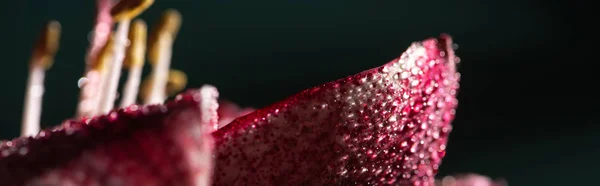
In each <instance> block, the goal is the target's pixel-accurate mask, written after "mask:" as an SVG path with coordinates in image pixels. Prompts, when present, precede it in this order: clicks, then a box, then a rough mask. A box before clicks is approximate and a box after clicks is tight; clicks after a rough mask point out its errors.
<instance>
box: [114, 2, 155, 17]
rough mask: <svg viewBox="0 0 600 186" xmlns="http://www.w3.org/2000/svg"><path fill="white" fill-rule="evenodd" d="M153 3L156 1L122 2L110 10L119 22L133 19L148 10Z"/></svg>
mask: <svg viewBox="0 0 600 186" xmlns="http://www.w3.org/2000/svg"><path fill="white" fill-rule="evenodd" d="M153 3H154V0H120V1H119V2H118V3H117V4H116V5H115V6H113V8H112V9H111V10H110V14H111V15H112V17H113V19H115V20H117V21H120V20H124V19H133V18H135V17H136V16H138V15H140V14H141V13H142V12H144V10H146V9H148V7H150V6H151V5H152V4H153Z"/></svg>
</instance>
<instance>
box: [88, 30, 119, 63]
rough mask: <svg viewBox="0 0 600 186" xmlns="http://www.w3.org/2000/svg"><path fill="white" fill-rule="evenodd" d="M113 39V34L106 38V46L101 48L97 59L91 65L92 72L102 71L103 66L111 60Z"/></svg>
mask: <svg viewBox="0 0 600 186" xmlns="http://www.w3.org/2000/svg"><path fill="white" fill-rule="evenodd" d="M114 39H115V37H114V34H111V35H110V36H109V37H108V40H106V44H105V45H104V47H102V50H100V53H99V54H98V58H97V59H96V61H94V62H93V63H92V64H91V69H92V70H99V71H102V70H104V67H105V65H106V64H107V63H110V60H112V57H113V47H114Z"/></svg>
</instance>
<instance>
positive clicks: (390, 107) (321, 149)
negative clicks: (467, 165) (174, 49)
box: [213, 35, 459, 186]
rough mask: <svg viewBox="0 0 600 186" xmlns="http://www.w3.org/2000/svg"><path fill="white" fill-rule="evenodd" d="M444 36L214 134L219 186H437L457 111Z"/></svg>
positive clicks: (452, 63)
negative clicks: (438, 172) (435, 181)
mask: <svg viewBox="0 0 600 186" xmlns="http://www.w3.org/2000/svg"><path fill="white" fill-rule="evenodd" d="M451 45H452V41H451V39H450V37H448V36H445V35H444V36H441V37H440V38H438V39H428V40H425V41H422V42H416V43H414V44H413V45H412V46H410V47H409V48H408V50H407V51H406V52H405V53H403V54H402V56H401V57H399V58H397V59H394V60H392V61H391V62H389V63H387V64H385V65H383V66H381V67H377V68H374V69H371V70H367V71H364V72H361V73H359V74H357V75H354V76H350V77H347V78H343V79H340V80H336V81H333V82H330V83H326V84H324V85H321V86H317V87H314V88H310V89H307V90H305V91H302V92H300V93H298V94H296V95H294V96H292V97H290V98H287V99H285V100H283V101H281V102H279V103H276V104H274V105H271V106H269V107H267V108H264V109H260V110H258V111H256V112H253V113H251V114H248V115H246V116H243V117H241V118H238V119H236V120H234V121H233V122H231V123H230V124H228V125H227V126H225V127H223V128H221V129H219V130H218V131H216V132H214V133H213V136H214V138H215V145H216V149H215V150H216V158H217V159H216V166H215V178H214V181H215V185H264V186H266V185H433V184H434V180H433V176H434V175H435V173H436V172H437V169H438V166H439V165H440V162H441V158H442V157H443V156H444V153H445V148H446V140H447V136H448V133H449V132H450V130H451V125H450V122H451V121H452V119H453V117H454V109H455V107H456V105H457V100H456V91H457V89H458V79H459V75H458V73H457V72H456V62H457V60H456V59H457V58H456V57H455V56H454V52H453V50H452V48H451Z"/></svg>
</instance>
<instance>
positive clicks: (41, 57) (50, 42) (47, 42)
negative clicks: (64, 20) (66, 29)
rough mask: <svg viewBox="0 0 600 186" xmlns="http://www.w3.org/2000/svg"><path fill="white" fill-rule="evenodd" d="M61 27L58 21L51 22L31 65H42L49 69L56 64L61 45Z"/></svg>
mask: <svg viewBox="0 0 600 186" xmlns="http://www.w3.org/2000/svg"><path fill="white" fill-rule="evenodd" d="M60 32H61V26H60V23H59V22H58V21H54V20H53V21H50V22H49V23H48V24H47V25H46V26H45V28H44V30H43V31H42V33H41V36H40V38H39V39H38V41H37V43H36V45H35V49H34V52H33V56H32V58H33V59H32V60H31V63H32V64H31V65H42V66H43V67H44V68H45V69H48V68H50V67H51V66H52V64H53V63H54V55H56V52H57V51H58V47H59V43H60Z"/></svg>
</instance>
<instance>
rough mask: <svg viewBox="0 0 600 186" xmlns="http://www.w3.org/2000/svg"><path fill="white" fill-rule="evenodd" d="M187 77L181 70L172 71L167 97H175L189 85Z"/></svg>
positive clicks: (170, 71) (168, 82) (170, 72)
mask: <svg viewBox="0 0 600 186" xmlns="http://www.w3.org/2000/svg"><path fill="white" fill-rule="evenodd" d="M187 81H188V79H187V75H186V74H185V72H183V71H181V70H175V69H171V70H169V79H168V81H167V89H166V91H167V95H168V96H174V95H176V94H177V93H179V92H180V91H182V90H183V89H185V87H186V85H187Z"/></svg>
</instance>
